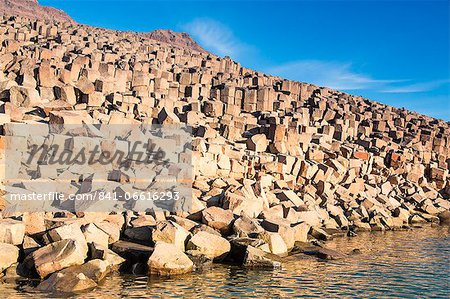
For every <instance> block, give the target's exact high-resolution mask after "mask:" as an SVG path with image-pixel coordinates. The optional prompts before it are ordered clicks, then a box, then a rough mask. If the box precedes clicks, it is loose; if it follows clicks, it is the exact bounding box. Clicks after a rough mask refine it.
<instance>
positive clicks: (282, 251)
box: [260, 232, 288, 256]
mask: <svg viewBox="0 0 450 299" xmlns="http://www.w3.org/2000/svg"><path fill="white" fill-rule="evenodd" d="M260 238H261V239H262V240H264V241H265V242H266V243H267V244H269V249H270V252H271V253H273V254H276V255H279V256H287V255H288V247H287V245H286V243H285V242H284V240H283V238H282V237H281V235H280V234H278V233H271V232H264V233H263V234H261V235H260Z"/></svg>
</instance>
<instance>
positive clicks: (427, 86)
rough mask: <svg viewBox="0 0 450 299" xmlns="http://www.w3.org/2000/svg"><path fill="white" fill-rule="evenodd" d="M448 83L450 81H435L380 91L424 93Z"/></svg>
mask: <svg viewBox="0 0 450 299" xmlns="http://www.w3.org/2000/svg"><path fill="white" fill-rule="evenodd" d="M448 83H450V80H435V81H429V82H419V83H414V84H410V85H403V86H393V87H389V88H386V89H383V90H381V92H388V93H413V92H425V91H430V90H433V89H436V88H438V87H440V86H442V85H444V84H448Z"/></svg>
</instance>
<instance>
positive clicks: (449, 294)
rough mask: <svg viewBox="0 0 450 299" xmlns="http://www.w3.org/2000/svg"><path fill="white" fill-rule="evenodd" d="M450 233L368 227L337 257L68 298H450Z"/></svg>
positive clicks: (130, 282)
mask: <svg viewBox="0 0 450 299" xmlns="http://www.w3.org/2000/svg"><path fill="white" fill-rule="evenodd" d="M449 241H450V233H449V229H448V228H447V227H438V228H423V229H416V230H414V231H403V232H386V233H365V234H360V235H359V236H357V237H354V238H337V239H335V240H332V241H329V242H328V243H327V247H329V248H333V249H336V250H339V251H341V252H345V253H348V252H350V251H351V250H352V249H354V248H359V249H361V251H362V253H361V254H358V255H352V256H349V257H348V258H346V259H343V260H337V261H319V260H317V259H316V258H312V257H306V256H304V255H297V256H291V257H289V258H287V259H286V260H285V262H284V266H283V269H282V270H276V271H254V270H253V271H247V270H243V269H240V268H239V267H234V266H217V267H215V268H213V269H212V270H210V271H208V272H206V273H201V274H191V275H185V276H181V277H176V278H170V279H158V278H147V277H136V276H119V275H115V276H113V277H108V278H107V279H106V280H105V282H104V283H103V284H102V285H101V286H99V287H98V288H97V289H95V290H93V291H91V292H89V293H86V294H81V295H77V296H73V298H117V297H124V298H125V297H126V298H143V297H146V298H160V297H171V298H186V297H187V298H204V297H209V298H224V297H226V298H237V297H243V298H286V297H317V298H323V297H327V298H329V297H339V298H348V297H364V298H373V297H376V298H380V297H386V298H387V297H390V298H392V297H395V298H398V297H403V298H405V297H408V298H418V297H422V298H423V297H427V298H450V291H449V290H450V281H449V280H450V278H449V277H450V264H449V263H450V262H449V258H450V242H449ZM0 294H2V295H4V297H9V298H48V294H40V293H36V292H33V291H32V289H31V288H30V287H28V286H27V285H20V284H7V283H5V284H3V285H0Z"/></svg>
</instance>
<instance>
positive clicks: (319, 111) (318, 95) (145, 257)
mask: <svg viewBox="0 0 450 299" xmlns="http://www.w3.org/2000/svg"><path fill="white" fill-rule="evenodd" d="M0 32H1V33H2V34H1V37H0V42H1V45H2V47H1V49H0V70H1V72H0V101H1V102H0V107H1V110H0V111H1V114H0V125H1V127H2V132H3V133H4V130H5V127H7V126H8V124H9V123H11V122H15V123H27V124H34V123H36V124H37V123H48V124H80V125H83V124H93V123H102V124H141V123H157V124H162V125H164V124H174V123H185V124H188V125H190V126H192V128H193V144H192V157H193V159H192V166H193V174H194V182H193V196H192V209H191V210H190V211H188V212H177V213H169V212H165V211H158V210H157V211H155V210H153V211H149V212H147V213H138V212H132V211H129V212H126V213H118V214H108V213H87V212H86V213H81V212H79V213H71V212H60V213H56V214H51V213H43V212H42V213H11V212H7V211H8V210H7V202H6V201H4V200H3V199H2V200H0V207H1V209H2V210H3V211H2V213H1V217H0V218H1V219H0V272H2V273H3V274H4V276H5V278H7V277H11V276H15V275H20V276H24V277H31V278H37V279H39V280H41V282H40V283H39V285H38V286H37V289H38V290H41V291H48V292H69V293H70V292H79V291H84V290H89V289H92V288H95V287H96V286H97V284H98V283H99V282H100V281H102V280H103V279H107V277H106V276H107V275H108V273H109V272H110V271H123V272H130V273H133V272H135V273H142V272H146V273H148V274H149V275H160V276H174V275H178V274H183V273H188V272H192V271H195V270H196V269H205V271H207V268H208V267H209V265H211V264H212V263H234V264H238V265H241V266H242V267H248V268H269V269H273V268H277V267H280V266H281V265H282V262H283V258H284V257H286V256H288V255H289V254H290V253H291V254H292V253H296V252H302V253H305V254H312V255H315V256H318V257H319V258H324V259H333V258H342V257H343V256H344V253H339V252H335V251H332V250H330V249H326V248H322V247H320V246H317V244H320V242H321V241H326V240H328V239H330V238H332V237H333V236H335V235H342V234H349V235H352V234H357V233H358V232H360V231H382V230H396V229H403V228H408V227H410V226H415V225H421V224H423V223H435V224H438V223H448V222H449V214H450V212H449V210H450V201H449V191H450V181H449V176H448V169H449V163H448V161H449V156H450V150H449V143H450V128H449V124H448V123H446V122H444V121H442V120H438V119H434V118H431V117H427V116H424V115H419V114H417V113H414V112H411V111H406V110H404V109H397V108H394V107H390V106H387V105H383V104H380V103H376V102H372V101H369V100H367V99H364V98H362V97H358V96H352V95H349V94H345V93H342V92H339V91H335V90H331V89H328V88H323V87H317V86H314V85H311V84H306V83H300V82H294V81H289V80H284V79H282V78H278V77H273V76H269V75H266V74H262V73H258V72H256V71H253V70H250V69H246V68H244V67H241V65H240V64H239V63H237V62H235V61H232V60H231V59H230V58H227V57H226V58H220V57H217V56H215V55H213V54H210V53H205V52H197V51H195V50H192V49H189V48H182V47H178V46H170V45H168V44H162V43H158V42H156V41H155V40H152V39H149V38H146V37H145V36H142V35H138V34H133V33H129V32H119V31H112V30H105V29H100V28H94V27H88V26H84V25H80V24H73V23H51V22H43V21H34V20H29V19H26V18H20V17H3V18H2V19H0ZM1 137H2V139H1V142H0V144H1V145H2V149H5V146H7V145H5V143H4V139H3V137H4V136H1ZM6 158H7V157H6ZM2 159H3V162H2V163H3V165H4V159H5V155H4V154H2ZM124 176H125V175H124ZM84 179H85V178H83V176H80V177H79V180H77V181H73V182H71V184H70V185H71V188H75V189H77V190H81V189H82V186H83V183H86V182H84V181H83V180H84ZM121 179H122V178H121ZM121 179H120V180H119V181H118V182H120V183H121V182H122V181H121ZM113 180H114V179H113ZM115 180H116V182H117V179H115ZM125 180H126V178H125ZM22 187H23V188H25V189H26V186H22ZM3 189H4V188H2V190H3ZM91 191H94V190H91ZM314 244H316V245H314ZM345 254H348V253H345ZM105 277H106V278H105Z"/></svg>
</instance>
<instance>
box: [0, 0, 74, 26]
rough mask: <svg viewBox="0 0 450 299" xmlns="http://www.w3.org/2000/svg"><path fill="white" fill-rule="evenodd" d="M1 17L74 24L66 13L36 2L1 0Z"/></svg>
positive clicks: (31, 0)
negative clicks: (18, 17)
mask: <svg viewBox="0 0 450 299" xmlns="http://www.w3.org/2000/svg"><path fill="white" fill-rule="evenodd" d="M0 15H6V16H23V17H28V18H31V19H35V18H37V19H39V20H51V21H59V22H74V21H73V20H72V18H71V17H69V15H67V14H66V13H65V12H64V11H62V10H59V9H56V8H53V7H48V6H42V5H40V4H38V3H37V1H34V0H0Z"/></svg>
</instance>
